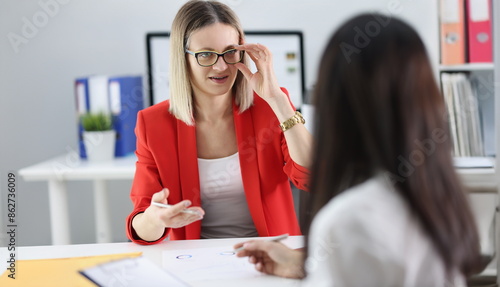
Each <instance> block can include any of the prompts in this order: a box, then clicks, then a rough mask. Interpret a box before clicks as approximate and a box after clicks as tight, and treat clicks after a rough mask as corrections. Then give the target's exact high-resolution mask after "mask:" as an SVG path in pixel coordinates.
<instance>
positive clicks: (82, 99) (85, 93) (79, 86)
mask: <svg viewBox="0 0 500 287" xmlns="http://www.w3.org/2000/svg"><path fill="white" fill-rule="evenodd" d="M75 103H76V111H77V119H76V122H77V123H78V149H79V152H80V157H81V158H87V153H86V152H85V145H84V144H83V126H82V122H81V120H80V116H82V115H83V114H85V113H87V112H88V111H89V110H90V103H89V81H88V79H87V78H77V79H76V80H75Z"/></svg>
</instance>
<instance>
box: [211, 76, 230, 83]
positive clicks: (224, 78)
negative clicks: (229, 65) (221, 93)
mask: <svg viewBox="0 0 500 287" xmlns="http://www.w3.org/2000/svg"><path fill="white" fill-rule="evenodd" d="M208 78H209V79H210V80H212V81H213V82H215V83H217V84H224V83H225V82H226V81H227V79H228V76H221V77H208Z"/></svg>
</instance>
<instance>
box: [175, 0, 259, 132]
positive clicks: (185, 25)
mask: <svg viewBox="0 0 500 287" xmlns="http://www.w3.org/2000/svg"><path fill="white" fill-rule="evenodd" d="M215 23H222V24H227V25H230V26H232V27H234V28H235V29H236V31H238V34H239V43H238V44H242V43H243V39H244V32H243V29H242V27H241V24H240V21H239V20H238V17H237V16H236V14H235V13H234V12H233V11H232V10H231V8H229V7H228V6H227V5H225V4H222V3H220V2H217V1H202V0H191V1H188V2H187V3H186V4H184V5H183V6H182V7H181V8H180V10H179V12H177V15H176V16H175V18H174V21H173V23H172V31H171V32H170V75H169V78H170V108H169V111H170V113H172V114H173V115H174V116H175V117H176V118H177V119H179V120H181V121H183V122H185V123H186V124H187V125H194V123H195V122H194V116H193V106H194V105H193V93H192V87H191V81H190V79H189V72H188V63H187V60H186V56H185V49H186V47H187V45H188V43H189V37H190V36H191V35H192V33H193V32H195V31H196V30H198V29H201V28H203V27H206V26H209V25H211V24H215ZM242 62H243V63H244V64H246V62H247V56H246V55H245V58H244V59H243V61H242ZM233 93H234V96H235V102H236V105H238V106H239V111H240V113H241V112H243V111H245V110H246V109H248V108H249V107H250V106H251V105H252V104H253V93H252V91H250V90H249V89H248V88H247V83H246V80H245V79H244V77H243V74H241V73H238V75H237V77H236V80H235V82H234V85H233Z"/></svg>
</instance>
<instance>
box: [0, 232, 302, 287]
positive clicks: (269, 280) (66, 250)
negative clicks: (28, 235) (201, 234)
mask: <svg viewBox="0 0 500 287" xmlns="http://www.w3.org/2000/svg"><path fill="white" fill-rule="evenodd" d="M246 240H249V239H248V238H231V239H211V240H207V239H204V240H180V241H165V242H162V243H159V244H156V245H149V246H142V245H138V244H135V243H130V242H125V243H102V244H75V245H59V246H26V247H16V252H17V260H31V259H51V258H67V257H80V256H94V255H105V254H118V253H130V252H142V253H143V256H144V257H146V258H148V259H149V260H151V261H152V262H153V263H155V264H157V265H158V266H160V267H162V251H164V250H176V249H178V250H181V249H195V248H205V247H221V246H227V247H228V248H232V246H233V245H234V244H236V243H238V242H242V241H246ZM282 242H283V243H284V244H286V245H287V246H289V247H292V248H300V247H302V246H303V238H302V236H291V237H289V238H287V239H285V240H283V241H282ZM8 254H9V252H8V251H7V248H6V247H2V248H0V268H1V270H2V271H5V270H6V266H7V264H6V260H7V258H9V257H8ZM242 260H245V259H242ZM17 272H18V273H22V270H17ZM185 281H187V283H188V284H190V285H191V286H238V287H245V286H259V287H265V286H298V285H299V280H292V279H285V278H279V277H275V276H267V275H263V276H261V277H256V278H250V279H245V280H244V281H241V280H236V279H230V280H227V279H226V280H224V281H220V280H214V281H202V282H200V281H196V279H193V281H188V280H185Z"/></svg>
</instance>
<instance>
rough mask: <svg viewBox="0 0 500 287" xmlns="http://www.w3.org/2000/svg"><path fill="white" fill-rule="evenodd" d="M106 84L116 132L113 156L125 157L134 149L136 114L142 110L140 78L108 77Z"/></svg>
mask: <svg viewBox="0 0 500 287" xmlns="http://www.w3.org/2000/svg"><path fill="white" fill-rule="evenodd" d="M108 83H109V86H108V87H109V100H110V107H111V114H112V115H113V127H114V129H115V131H116V149H115V156H117V157H121V156H126V155H128V154H131V153H133V152H134V151H135V148H136V137H135V132H134V129H135V123H136V122H137V113H138V112H139V111H140V110H142V109H143V108H144V102H143V90H142V77H141V76H121V77H110V78H109V82H108Z"/></svg>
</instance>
